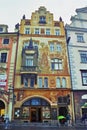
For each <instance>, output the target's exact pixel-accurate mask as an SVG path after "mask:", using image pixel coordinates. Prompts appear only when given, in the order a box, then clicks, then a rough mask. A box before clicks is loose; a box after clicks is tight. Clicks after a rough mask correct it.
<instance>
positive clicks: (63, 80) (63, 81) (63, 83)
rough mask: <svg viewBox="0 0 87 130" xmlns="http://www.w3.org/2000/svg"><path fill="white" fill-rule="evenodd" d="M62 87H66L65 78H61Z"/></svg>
mask: <svg viewBox="0 0 87 130" xmlns="http://www.w3.org/2000/svg"><path fill="white" fill-rule="evenodd" d="M62 87H63V88H66V78H62Z"/></svg>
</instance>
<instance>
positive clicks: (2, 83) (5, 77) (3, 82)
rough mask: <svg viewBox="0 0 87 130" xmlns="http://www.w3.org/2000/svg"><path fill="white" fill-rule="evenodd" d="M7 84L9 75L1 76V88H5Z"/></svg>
mask: <svg viewBox="0 0 87 130" xmlns="http://www.w3.org/2000/svg"><path fill="white" fill-rule="evenodd" d="M6 82H7V75H6V74H0V87H5V86H6Z"/></svg>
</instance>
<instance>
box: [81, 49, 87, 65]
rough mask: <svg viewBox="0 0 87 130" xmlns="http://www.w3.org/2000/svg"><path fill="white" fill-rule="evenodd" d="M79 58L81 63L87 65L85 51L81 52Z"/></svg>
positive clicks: (86, 52)
mask: <svg viewBox="0 0 87 130" xmlns="http://www.w3.org/2000/svg"><path fill="white" fill-rule="evenodd" d="M80 58H81V62H82V63H87V51H81V52H80Z"/></svg>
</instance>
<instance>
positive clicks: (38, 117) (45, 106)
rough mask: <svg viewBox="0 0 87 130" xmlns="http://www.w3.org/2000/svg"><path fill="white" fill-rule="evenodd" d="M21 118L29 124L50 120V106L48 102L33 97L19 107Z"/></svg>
mask: <svg viewBox="0 0 87 130" xmlns="http://www.w3.org/2000/svg"><path fill="white" fill-rule="evenodd" d="M20 116H21V118H22V119H24V120H29V121H30V122H42V121H47V120H49V119H50V118H51V106H50V103H49V102H48V101H46V100H45V99H43V98H40V97H33V98H30V99H28V100H27V101H25V102H24V103H23V104H22V106H21V115H20Z"/></svg>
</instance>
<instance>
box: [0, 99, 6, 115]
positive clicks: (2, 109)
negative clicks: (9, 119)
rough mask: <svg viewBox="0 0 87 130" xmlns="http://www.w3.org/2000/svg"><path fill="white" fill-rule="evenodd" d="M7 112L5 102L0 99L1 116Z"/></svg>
mask: <svg viewBox="0 0 87 130" xmlns="http://www.w3.org/2000/svg"><path fill="white" fill-rule="evenodd" d="M4 114H5V104H4V102H3V101H1V100H0V116H2V115H4Z"/></svg>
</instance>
